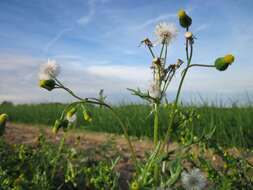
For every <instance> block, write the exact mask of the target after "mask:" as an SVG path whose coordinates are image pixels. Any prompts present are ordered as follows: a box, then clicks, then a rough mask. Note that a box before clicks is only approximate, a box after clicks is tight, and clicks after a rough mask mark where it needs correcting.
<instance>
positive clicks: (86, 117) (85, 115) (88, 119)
mask: <svg viewBox="0 0 253 190" xmlns="http://www.w3.org/2000/svg"><path fill="white" fill-rule="evenodd" d="M83 118H84V121H88V122H92V118H91V115H90V113H89V112H88V111H87V110H84V111H83Z"/></svg>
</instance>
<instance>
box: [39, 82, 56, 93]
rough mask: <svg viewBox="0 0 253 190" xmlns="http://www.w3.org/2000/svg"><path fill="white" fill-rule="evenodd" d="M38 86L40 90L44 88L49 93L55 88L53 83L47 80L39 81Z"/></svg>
mask: <svg viewBox="0 0 253 190" xmlns="http://www.w3.org/2000/svg"><path fill="white" fill-rule="evenodd" d="M39 86H40V87H41V88H45V89H47V90H49V91H51V90H53V89H54V88H55V81H54V80H52V79H49V80H40V81H39Z"/></svg>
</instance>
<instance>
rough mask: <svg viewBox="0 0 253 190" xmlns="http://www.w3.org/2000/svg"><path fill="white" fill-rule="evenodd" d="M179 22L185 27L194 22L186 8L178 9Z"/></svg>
mask: <svg viewBox="0 0 253 190" xmlns="http://www.w3.org/2000/svg"><path fill="white" fill-rule="evenodd" d="M178 17H179V23H180V25H181V26H182V27H183V28H189V26H191V24H192V19H191V17H189V16H188V15H187V14H186V12H185V10H183V9H181V10H179V11H178Z"/></svg>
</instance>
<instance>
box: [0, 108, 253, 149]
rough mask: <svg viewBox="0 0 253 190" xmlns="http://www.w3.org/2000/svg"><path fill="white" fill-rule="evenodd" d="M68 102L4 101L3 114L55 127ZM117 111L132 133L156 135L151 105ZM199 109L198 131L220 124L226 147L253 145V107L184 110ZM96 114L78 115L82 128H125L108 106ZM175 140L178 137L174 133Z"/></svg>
mask: <svg viewBox="0 0 253 190" xmlns="http://www.w3.org/2000/svg"><path fill="white" fill-rule="evenodd" d="M65 106H66V105H63V104H37V105H33V104H31V105H29V104H23V105H11V104H4V105H3V104H2V105H1V106H0V113H1V112H5V113H7V114H8V115H9V116H10V120H11V121H12V122H16V123H27V124H44V125H48V126H51V125H52V124H53V123H54V121H55V119H56V118H58V117H60V113H61V111H62V110H63V108H64V107H65ZM115 109H116V112H117V113H118V114H119V116H120V117H121V118H122V119H123V120H124V122H125V123H126V124H127V126H128V132H129V134H130V135H132V136H137V137H144V136H147V137H152V136H153V130H152V125H153V124H152V119H153V118H152V117H153V116H152V115H151V116H149V113H150V106H147V105H136V104H128V105H120V106H116V107H115ZM168 109H169V108H162V110H161V112H160V122H161V125H160V131H159V134H160V136H162V135H163V134H164V133H165V130H166V127H167V126H168V115H169V114H168V112H169V111H168ZM190 109H195V110H196V111H197V112H198V113H199V114H200V116H201V117H200V119H199V120H197V121H194V127H195V134H196V135H201V132H202V131H203V130H205V129H209V128H212V127H213V126H216V132H215V135H214V136H213V138H214V139H215V140H216V141H218V142H219V143H220V144H222V145H225V146H229V147H231V146H236V147H245V148H252V147H253V141H252V139H253V125H252V124H253V117H252V115H253V107H252V106H244V107H237V106H233V107H230V108H227V107H215V106H208V105H202V106H198V107H196V106H185V107H184V110H190ZM90 112H91V113H92V116H93V122H92V123H85V122H83V121H82V117H81V115H79V116H78V125H79V126H80V128H81V129H82V128H84V129H86V130H93V131H102V132H109V133H117V134H121V133H122V131H121V129H120V127H119V125H118V123H117V121H116V120H115V119H114V117H113V115H112V114H110V112H109V111H108V110H106V109H103V108H102V109H101V108H94V107H91V108H90ZM174 140H177V137H176V135H174Z"/></svg>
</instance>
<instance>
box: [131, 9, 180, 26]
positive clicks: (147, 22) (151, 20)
mask: <svg viewBox="0 0 253 190" xmlns="http://www.w3.org/2000/svg"><path fill="white" fill-rule="evenodd" d="M176 16H177V14H176V13H173V14H163V15H159V16H157V17H155V18H151V19H149V20H147V21H146V22H144V23H143V24H141V25H139V26H135V27H132V28H131V29H132V30H143V29H145V28H146V27H148V26H150V25H153V24H156V23H158V22H159V21H163V20H166V19H169V18H176Z"/></svg>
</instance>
